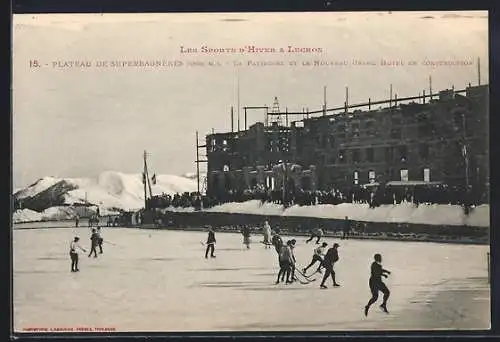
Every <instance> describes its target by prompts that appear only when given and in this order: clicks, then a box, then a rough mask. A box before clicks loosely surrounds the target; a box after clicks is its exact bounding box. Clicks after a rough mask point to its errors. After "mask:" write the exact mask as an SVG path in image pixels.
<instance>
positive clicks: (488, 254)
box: [486, 252, 491, 284]
mask: <svg viewBox="0 0 500 342" xmlns="http://www.w3.org/2000/svg"><path fill="white" fill-rule="evenodd" d="M486 262H487V263H488V284H490V283H491V259H490V252H488V253H486Z"/></svg>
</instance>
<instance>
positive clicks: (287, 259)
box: [276, 241, 293, 284]
mask: <svg viewBox="0 0 500 342" xmlns="http://www.w3.org/2000/svg"><path fill="white" fill-rule="evenodd" d="M290 245H291V241H287V243H286V245H283V246H282V247H281V252H280V254H279V262H280V270H279V272H278V278H277V279H276V284H279V283H280V278H281V281H283V280H284V277H285V275H286V284H290V283H291V282H292V281H291V280H290V275H291V266H292V263H293V260H292V249H291V247H290Z"/></svg>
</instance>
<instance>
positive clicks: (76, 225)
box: [75, 214, 80, 227]
mask: <svg viewBox="0 0 500 342" xmlns="http://www.w3.org/2000/svg"><path fill="white" fill-rule="evenodd" d="M79 223H80V216H78V214H76V215H75V227H78V224H79Z"/></svg>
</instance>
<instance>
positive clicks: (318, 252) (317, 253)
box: [302, 242, 328, 274]
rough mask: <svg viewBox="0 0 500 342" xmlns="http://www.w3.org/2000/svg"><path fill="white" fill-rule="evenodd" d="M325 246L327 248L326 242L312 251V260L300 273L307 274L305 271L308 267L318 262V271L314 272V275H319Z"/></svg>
mask: <svg viewBox="0 0 500 342" xmlns="http://www.w3.org/2000/svg"><path fill="white" fill-rule="evenodd" d="M326 246H328V244H327V243H326V242H323V243H322V244H321V246H320V247H318V248H316V249H315V250H314V254H313V258H312V260H311V263H310V264H309V265H307V267H304V269H303V270H302V273H304V274H305V273H306V272H307V270H308V269H309V267H311V266H312V265H314V264H315V263H316V262H318V261H319V266H318V269H317V270H316V272H315V273H321V265H322V263H323V256H324V255H325V248H326Z"/></svg>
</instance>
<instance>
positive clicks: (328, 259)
mask: <svg viewBox="0 0 500 342" xmlns="http://www.w3.org/2000/svg"><path fill="white" fill-rule="evenodd" d="M338 247H340V245H339V244H338V243H334V244H333V247H332V248H330V249H329V250H328V251H327V252H326V255H325V258H324V259H323V267H324V268H325V275H324V276H323V280H322V281H321V285H320V288H322V289H326V288H327V287H326V285H325V282H326V280H327V279H328V277H329V276H331V277H332V280H333V286H335V287H337V286H340V284H337V282H336V280H335V271H334V270H333V265H334V264H335V263H336V262H337V261H338V260H339V252H338V250H337V249H338Z"/></svg>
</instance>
